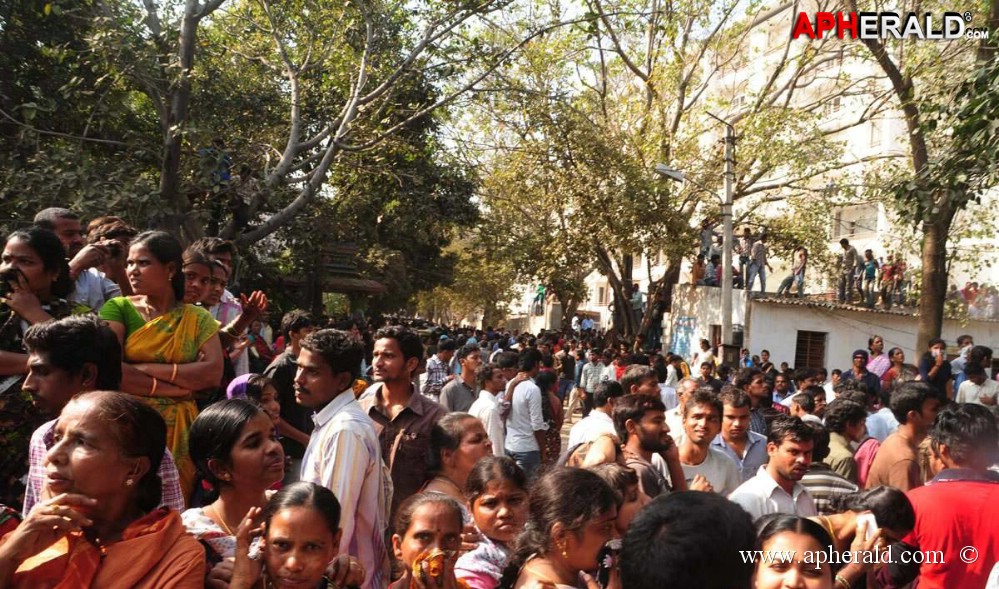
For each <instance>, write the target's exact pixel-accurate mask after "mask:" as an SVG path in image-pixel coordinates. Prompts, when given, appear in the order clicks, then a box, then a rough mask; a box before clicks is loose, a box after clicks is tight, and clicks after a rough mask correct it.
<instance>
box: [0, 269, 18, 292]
mask: <svg viewBox="0 0 999 589" xmlns="http://www.w3.org/2000/svg"><path fill="white" fill-rule="evenodd" d="M21 276H23V274H22V273H21V271H20V270H18V269H17V268H7V269H6V270H2V271H0V298H7V295H9V294H10V293H11V292H13V290H14V288H13V286H12V285H14V284H17V281H18V279H19V278H20V277H21Z"/></svg>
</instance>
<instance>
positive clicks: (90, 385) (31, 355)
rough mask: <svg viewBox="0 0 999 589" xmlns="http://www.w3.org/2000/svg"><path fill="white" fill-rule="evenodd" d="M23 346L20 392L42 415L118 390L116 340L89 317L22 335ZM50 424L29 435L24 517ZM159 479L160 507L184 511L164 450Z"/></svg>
mask: <svg viewBox="0 0 999 589" xmlns="http://www.w3.org/2000/svg"><path fill="white" fill-rule="evenodd" d="M24 345H25V347H26V348H27V349H28V376H27V377H26V378H25V380H24V385H23V386H22V390H24V392H26V393H29V394H31V400H32V402H34V404H35V406H36V407H37V408H38V410H39V411H40V412H41V413H42V414H43V415H46V416H48V417H58V416H59V413H60V412H61V411H62V408H63V407H65V406H66V404H67V403H69V401H70V399H72V398H73V397H75V396H76V395H78V394H80V393H85V392H87V391H101V390H105V391H114V390H118V388H119V385H120V384H121V345H120V344H119V343H118V336H116V335H115V334H114V332H113V331H111V328H110V327H108V326H107V324H105V323H104V322H103V321H101V320H100V319H98V318H96V317H94V316H89V315H86V316H84V315H81V316H71V317H66V318H65V319H60V320H58V321H50V322H47V323H39V324H37V325H33V326H32V327H31V328H29V329H28V331H27V332H26V333H25V334H24ZM55 423H56V420H55V419H52V421H49V422H47V423H44V424H42V425H41V426H40V427H39V428H38V429H36V430H35V432H34V433H33V434H32V435H31V443H30V446H29V456H28V463H29V470H28V484H27V489H25V492H24V510H23V513H24V514H27V513H28V511H30V510H31V508H32V506H34V505H35V504H36V503H38V501H39V500H40V499H41V495H42V491H43V489H44V487H45V455H46V454H48V451H49V448H51V447H52V446H53V443H54V440H53V431H54V429H55ZM158 474H159V476H160V480H161V482H162V484H163V489H162V497H161V501H160V505H161V506H162V507H170V508H172V509H175V510H177V511H184V497H183V495H182V494H181V492H180V483H179V481H178V477H177V467H176V466H174V463H173V457H172V456H171V455H170V451H169V450H166V451H165V453H164V455H163V461H162V463H161V464H160V469H159V471H158Z"/></svg>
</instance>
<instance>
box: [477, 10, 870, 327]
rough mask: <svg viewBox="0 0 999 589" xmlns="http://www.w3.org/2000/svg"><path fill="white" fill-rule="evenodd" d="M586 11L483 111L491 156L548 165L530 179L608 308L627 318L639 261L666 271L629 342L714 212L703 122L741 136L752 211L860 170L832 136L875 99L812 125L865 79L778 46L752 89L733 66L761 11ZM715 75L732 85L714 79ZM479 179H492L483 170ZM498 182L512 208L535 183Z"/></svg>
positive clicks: (716, 163) (714, 171)
mask: <svg viewBox="0 0 999 589" xmlns="http://www.w3.org/2000/svg"><path fill="white" fill-rule="evenodd" d="M583 5H584V6H583V9H584V10H585V21H586V22H585V25H584V26H582V27H580V28H577V29H574V30H572V31H571V32H570V31H559V33H558V35H554V34H553V35H550V36H548V37H546V39H545V40H544V43H535V44H534V45H533V46H532V47H531V48H529V50H528V51H525V52H524V53H523V55H522V56H521V58H520V59H518V69H516V70H515V71H514V72H511V73H509V74H507V75H504V76H498V77H495V78H494V79H493V80H492V81H491V82H490V83H491V85H492V86H493V87H494V90H493V92H490V93H489V94H486V95H485V96H486V97H487V99H486V100H485V101H484V102H485V103H486V104H487V105H488V107H489V109H490V111H491V112H492V113H494V114H492V115H491V116H492V120H493V121H494V123H493V124H495V125H497V126H498V127H500V129H502V131H500V132H499V133H498V135H500V136H501V137H504V136H505V138H506V143H502V142H500V141H498V140H497V139H495V138H492V137H491V138H490V141H489V143H490V144H491V145H495V144H500V146H501V147H502V148H503V149H505V150H508V151H510V152H511V153H514V154H520V153H535V151H536V152H537V153H539V154H542V155H538V156H537V157H535V160H534V162H535V163H534V165H535V166H536V169H537V175H540V176H541V177H545V176H547V177H548V180H547V182H548V183H549V184H550V185H551V186H554V187H556V188H557V190H558V191H560V192H563V193H566V194H568V195H570V197H571V199H570V200H569V201H568V203H569V204H566V205H564V206H563V210H565V211H566V212H567V213H568V214H569V215H570V216H571V218H570V219H569V223H570V224H571V223H572V220H573V219H575V218H577V217H578V218H579V219H582V220H581V221H579V225H578V226H577V229H576V230H575V231H574V232H572V233H571V235H572V238H571V239H574V241H569V242H567V243H573V244H580V246H582V247H585V248H586V249H587V250H589V252H588V253H589V254H590V256H591V259H593V260H594V261H595V263H596V266H597V268H598V269H599V270H600V272H601V273H602V274H604V275H605V276H607V279H608V282H609V284H610V285H611V288H612V290H613V292H614V299H615V302H614V305H615V307H616V308H617V309H623V308H625V307H627V306H629V305H630V303H629V298H630V290H631V283H632V272H633V266H634V261H635V259H637V258H636V256H635V254H638V253H642V254H644V256H643V257H644V259H646V260H653V259H656V258H661V259H664V261H665V264H664V265H665V271H664V272H663V274H662V275H660V276H652V277H651V284H650V289H649V292H648V300H649V301H650V303H651V312H648V313H646V314H645V315H644V316H643V318H642V321H641V323H636V321H635V318H634V317H633V316H632V314H631V313H619V314H618V318H617V321H616V327H617V329H618V330H619V331H620V332H621V333H622V334H624V335H626V336H629V337H631V336H634V335H635V334H637V333H643V332H645V331H646V330H647V329H648V328H649V326H650V325H651V324H652V322H653V321H655V320H658V319H659V318H661V316H662V313H663V312H664V311H666V310H668V309H669V307H670V304H671V300H672V288H673V285H674V284H675V283H676V282H677V280H678V277H679V273H680V268H681V263H682V261H683V258H684V257H685V256H686V255H688V254H689V253H690V252H691V251H693V249H694V243H695V240H694V235H695V228H696V227H699V226H700V224H701V222H702V221H703V220H704V219H706V218H707V219H711V218H713V217H715V216H716V215H717V211H718V204H717V202H718V201H717V193H718V192H720V179H721V177H722V175H721V169H722V165H723V161H722V151H721V149H720V146H718V145H715V144H713V143H711V142H709V141H704V138H705V136H707V137H710V136H711V135H712V134H713V133H712V130H713V128H714V127H712V126H713V125H715V123H714V122H713V121H712V120H711V119H710V118H709V117H708V116H707V115H706V113H708V112H711V113H718V114H720V115H722V116H723V117H724V118H725V119H727V120H728V121H729V122H730V123H732V124H734V125H736V126H737V131H738V133H739V153H740V154H741V155H740V157H739V158H738V160H737V167H736V183H735V189H734V199H735V201H736V202H740V201H743V202H745V203H746V206H747V207H752V206H756V205H758V204H760V203H764V202H767V201H776V200H784V199H786V198H787V191H789V190H790V191H791V193H792V194H804V193H809V192H812V191H814V190H816V188H815V187H814V186H813V184H814V183H813V182H812V179H814V178H817V177H819V176H822V175H823V174H829V173H832V172H835V171H836V170H840V169H843V168H846V167H849V166H851V165H855V164H856V163H858V162H857V161H855V160H845V161H844V160H843V159H840V158H839V154H840V149H839V147H840V146H839V145H838V144H837V142H836V135H837V133H840V132H842V131H843V130H844V129H847V128H849V127H851V126H854V125H857V124H860V123H862V122H864V121H866V120H868V119H869V118H870V117H872V116H874V115H875V114H877V112H878V110H879V109H880V108H882V107H883V101H882V103H879V104H875V105H872V106H871V107H870V108H868V109H866V110H864V111H862V112H858V113H856V115H855V116H854V117H853V118H852V119H850V120H847V121H845V122H844V123H842V124H839V125H835V126H830V125H823V124H822V122H823V119H824V115H825V113H824V110H825V108H826V105H827V104H828V103H829V101H831V100H832V99H833V98H835V97H836V96H841V97H842V96H848V95H852V94H855V93H860V92H863V91H864V88H865V87H866V86H865V84H866V83H867V82H868V81H869V80H868V79H846V78H842V77H840V76H838V75H834V74H830V73H827V72H826V65H827V64H830V63H834V62H835V60H836V59H838V53H837V52H836V51H835V48H834V47H833V46H832V45H831V43H827V42H820V43H817V44H816V45H815V46H813V47H810V48H808V49H806V50H804V51H802V52H801V53H800V54H798V53H796V52H795V51H792V46H793V45H792V43H791V40H790V38H788V40H787V41H786V42H785V43H783V44H782V46H780V47H779V48H778V49H779V51H778V52H777V54H776V57H777V58H776V59H775V60H770V59H769V58H768V59H767V60H762V59H761V60H760V61H761V63H762V64H764V67H765V68H766V76H765V78H764V80H763V81H762V83H760V84H758V85H756V86H748V85H747V84H746V83H745V80H740V79H738V78H737V77H735V78H733V75H734V74H733V72H739V71H741V70H744V69H745V68H744V64H740V63H739V61H740V60H746V59H749V57H748V53H749V36H750V35H751V34H754V33H757V32H759V31H765V30H766V27H767V26H769V24H768V23H767V18H766V13H764V11H763V10H762V8H761V7H760V6H757V5H752V6H750V7H749V8H748V9H747V10H746V11H745V12H744V13H742V12H741V9H739V3H737V2H726V3H724V4H722V5H718V4H717V3H713V2H698V1H688V2H683V3H681V4H680V5H664V4H662V3H660V2H658V1H657V0H647V1H641V0H610V1H604V0H589V1H586V2H584V3H583ZM739 14H742V16H741V17H739V16H738V15H739ZM556 64H567V65H556ZM723 78H724V79H726V80H728V81H726V82H719V81H717V80H719V79H723ZM819 83H821V84H824V85H825V86H826V87H827V90H828V91H827V92H826V93H824V94H820V95H816V93H815V92H813V91H812V90H811V87H814V86H815V85H816V84H819ZM806 89H807V90H806ZM499 92H504V93H507V94H512V97H513V99H515V100H517V101H520V102H525V103H526V102H528V101H531V100H534V103H535V104H536V106H533V107H529V108H525V109H524V112H521V111H519V110H518V109H517V108H516V105H512V106H508V107H503V106H502V104H503V103H502V99H501V98H499V97H498V96H497V94H498V93H499ZM736 98H739V99H740V100H739V101H736ZM497 111H498V112H497ZM546 111H549V112H552V113H553V114H551V115H548V114H546ZM546 143H547V146H545V145H544V144H546ZM512 157H513V156H511V159H512ZM659 162H666V163H668V164H670V165H672V166H673V167H676V168H679V169H682V170H684V171H685V172H686V173H687V175H688V176H689V177H691V178H692V179H693V180H694V182H691V183H688V184H685V185H684V186H682V187H677V186H675V185H670V184H667V183H666V182H664V181H661V180H659V179H656V178H654V177H653V174H652V170H653V168H654V166H655V164H656V163H659ZM485 166H486V168H487V169H489V170H490V173H497V172H496V171H495V170H494V169H493V167H494V166H491V164H490V163H489V162H488V161H487V162H486V163H485ZM507 175H508V176H509V177H510V178H514V177H516V178H517V179H518V180H520V181H519V182H518V183H510V182H506V183H504V182H503V181H502V180H500V181H499V182H497V185H499V186H508V188H507V190H509V191H511V193H512V194H513V195H514V197H515V195H516V193H517V192H523V191H524V185H525V183H527V182H528V180H527V179H531V180H530V182H532V183H533V184H532V187H533V186H534V185H536V186H542V185H544V184H543V181H542V180H541V179H534V177H535V176H534V175H531V174H528V173H526V172H524V171H518V172H516V173H513V174H507ZM702 186H706V187H707V190H705V189H703V188H701V187H702ZM567 187H571V188H567ZM573 188H575V190H573ZM535 193H536V188H535ZM524 200H525V201H526V202H527V203H531V204H533V203H540V202H544V201H542V200H540V198H539V197H537V196H535V197H534V198H532V197H526V198H525V199H524ZM486 202H487V204H488V202H489V201H488V200H487V201H486ZM528 210H533V208H532V207H531V206H528ZM538 255H539V256H540V255H543V254H542V253H540V252H539V253H538Z"/></svg>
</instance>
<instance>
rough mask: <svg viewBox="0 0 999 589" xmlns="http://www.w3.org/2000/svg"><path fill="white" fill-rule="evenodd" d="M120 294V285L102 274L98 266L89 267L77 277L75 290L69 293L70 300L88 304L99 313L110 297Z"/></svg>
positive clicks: (74, 284) (74, 285)
mask: <svg viewBox="0 0 999 589" xmlns="http://www.w3.org/2000/svg"><path fill="white" fill-rule="evenodd" d="M120 296H121V287H120V286H118V285H117V284H116V283H115V282H113V281H111V280H108V279H107V278H105V277H104V276H102V275H101V273H100V272H99V271H98V270H97V268H88V269H86V270H84V271H83V272H80V275H79V276H77V277H76V282H74V283H73V292H71V293H70V294H69V300H70V302H73V303H80V304H81V305H86V306H88V307H90V309H91V310H93V311H94V313H97V312H98V311H100V310H101V307H103V306H104V303H105V302H107V301H108V299H113V298H115V297H120Z"/></svg>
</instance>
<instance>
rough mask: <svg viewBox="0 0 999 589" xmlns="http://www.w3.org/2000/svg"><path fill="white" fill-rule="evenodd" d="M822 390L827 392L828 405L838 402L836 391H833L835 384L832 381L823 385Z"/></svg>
mask: <svg viewBox="0 0 999 589" xmlns="http://www.w3.org/2000/svg"><path fill="white" fill-rule="evenodd" d="M822 390H824V391H825V392H826V405H828V404H829V403H832V402H833V401H835V400H836V391H834V390H833V383H832V381H831V380H830V381H829V382H827V383H826V384H824V385H822Z"/></svg>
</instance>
